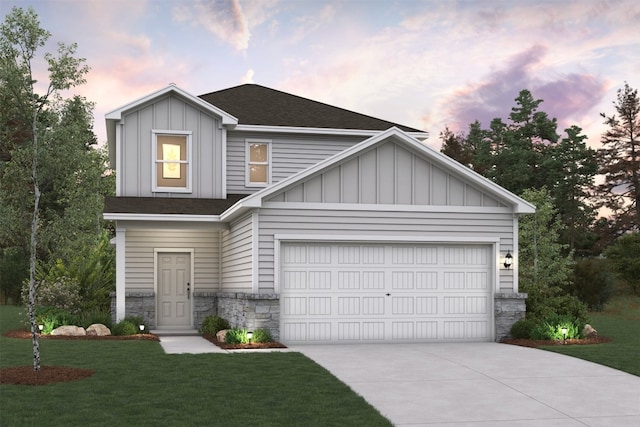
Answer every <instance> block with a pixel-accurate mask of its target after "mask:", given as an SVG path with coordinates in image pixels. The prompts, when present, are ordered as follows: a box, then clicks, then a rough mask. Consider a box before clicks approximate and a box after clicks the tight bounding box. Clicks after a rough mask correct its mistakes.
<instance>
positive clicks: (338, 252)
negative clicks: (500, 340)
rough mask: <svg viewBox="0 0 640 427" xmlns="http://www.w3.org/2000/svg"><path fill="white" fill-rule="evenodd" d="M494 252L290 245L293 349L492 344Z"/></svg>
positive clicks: (288, 308) (282, 275)
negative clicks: (338, 345)
mask: <svg viewBox="0 0 640 427" xmlns="http://www.w3.org/2000/svg"><path fill="white" fill-rule="evenodd" d="M492 253H493V248H492V246H491V245H480V244H477V245H476V244H464V245H463V244H403V243H397V244H395V243H369V242H364V243H363V242H283V243H282V245H281V248H280V256H279V258H280V271H279V282H280V292H281V297H280V301H281V313H280V319H281V325H280V331H281V340H282V341H283V342H286V343H332V342H334V343H358V342H360V343H364V342H456V341H460V342H462V341H464V342H468V341H492V340H493V328H492V325H493V322H492V312H493V309H492V289H493V286H492V285H491V284H492V283H493V273H492V271H493V269H492V266H493V256H492Z"/></svg>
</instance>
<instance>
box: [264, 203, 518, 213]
mask: <svg viewBox="0 0 640 427" xmlns="http://www.w3.org/2000/svg"><path fill="white" fill-rule="evenodd" d="M262 207H263V208H264V209H268V208H271V209H310V210H334V211H377V212H445V213H457V212H461V213H491V214H510V213H513V210H512V209H511V208H509V207H483V206H434V205H378V204H375V205H374V204H362V203H305V202H294V203H290V202H265V203H263V204H262Z"/></svg>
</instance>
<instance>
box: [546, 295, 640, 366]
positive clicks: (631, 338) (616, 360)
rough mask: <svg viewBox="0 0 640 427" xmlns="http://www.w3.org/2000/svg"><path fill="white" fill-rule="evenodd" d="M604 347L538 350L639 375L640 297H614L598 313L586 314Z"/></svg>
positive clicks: (563, 347)
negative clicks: (605, 339)
mask: <svg viewBox="0 0 640 427" xmlns="http://www.w3.org/2000/svg"><path fill="white" fill-rule="evenodd" d="M589 318H590V322H591V323H590V324H591V326H593V327H594V328H595V329H596V330H597V331H598V334H600V335H602V336H606V337H609V338H611V339H612V342H610V343H607V344H594V345H576V346H547V347H540V348H542V349H545V350H549V351H554V352H556V353H562V354H566V355H568V356H573V357H577V358H580V359H584V360H589V361H591V362H595V363H598V364H600V365H605V366H609V367H612V368H615V369H619V370H621V371H624V372H628V373H630V374H633V375H638V376H640V296H633V295H624V296H618V297H615V298H613V299H612V300H611V301H610V302H609V303H608V304H607V305H606V306H605V309H604V310H603V311H601V312H593V313H590V314H589Z"/></svg>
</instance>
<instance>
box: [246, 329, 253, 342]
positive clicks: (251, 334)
mask: <svg viewBox="0 0 640 427" xmlns="http://www.w3.org/2000/svg"><path fill="white" fill-rule="evenodd" d="M247 338H249V344H251V338H253V331H247Z"/></svg>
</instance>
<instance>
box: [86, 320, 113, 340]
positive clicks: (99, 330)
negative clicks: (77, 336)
mask: <svg viewBox="0 0 640 427" xmlns="http://www.w3.org/2000/svg"><path fill="white" fill-rule="evenodd" d="M87 335H96V336H99V337H106V336H108V335H111V330H110V329H109V328H107V327H106V326H105V325H103V324H102V323H94V324H93V325H91V326H89V327H88V328H87Z"/></svg>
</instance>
